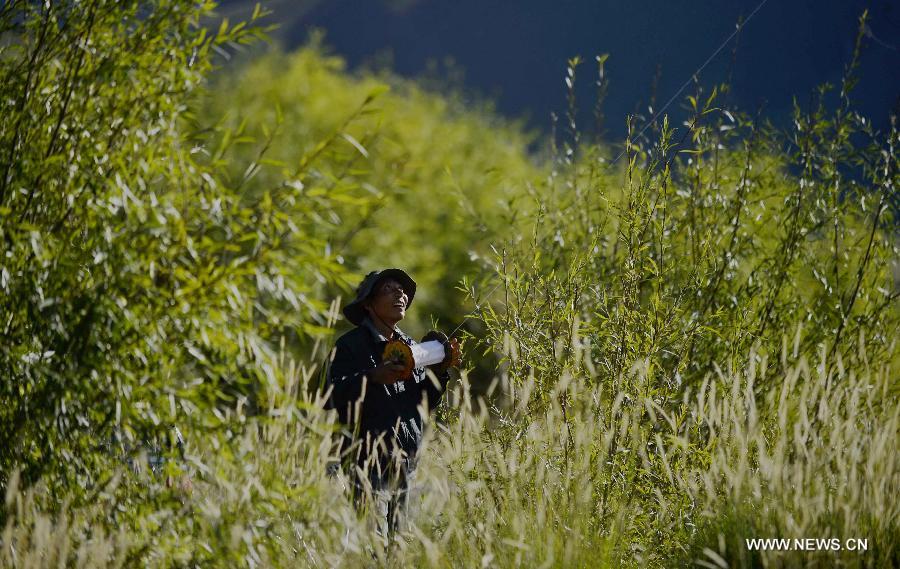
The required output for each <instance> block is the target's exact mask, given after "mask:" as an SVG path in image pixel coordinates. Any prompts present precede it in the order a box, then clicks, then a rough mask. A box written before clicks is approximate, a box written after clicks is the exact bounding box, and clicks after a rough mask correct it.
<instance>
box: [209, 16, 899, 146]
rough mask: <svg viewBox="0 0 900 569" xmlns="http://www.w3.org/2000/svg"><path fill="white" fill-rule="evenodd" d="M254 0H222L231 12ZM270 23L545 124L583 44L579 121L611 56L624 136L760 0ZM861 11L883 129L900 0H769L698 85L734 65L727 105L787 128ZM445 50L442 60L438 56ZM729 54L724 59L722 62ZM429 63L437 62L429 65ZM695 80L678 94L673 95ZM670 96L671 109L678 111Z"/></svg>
mask: <svg viewBox="0 0 900 569" xmlns="http://www.w3.org/2000/svg"><path fill="white" fill-rule="evenodd" d="M253 4H254V2H247V1H245V0H231V1H230V2H229V1H226V2H224V3H223V5H222V6H221V8H220V12H221V13H222V14H223V15H227V16H229V17H231V18H240V17H241V16H242V15H243V16H244V17H246V15H247V14H249V11H250V10H251V9H252V6H253ZM262 5H263V6H264V7H268V8H269V9H271V10H273V12H274V13H273V15H272V16H271V17H270V18H269V20H268V21H269V22H275V23H278V24H279V25H280V29H279V31H278V32H276V33H275V34H273V35H274V36H275V37H276V39H277V40H279V41H280V43H282V45H284V47H285V48H288V49H291V48H294V47H297V46H299V45H302V44H303V42H304V41H306V39H307V38H308V37H309V33H310V30H311V29H313V28H319V29H323V30H324V31H325V43H326V45H327V46H329V47H330V48H331V49H332V50H333V52H334V53H337V54H339V55H341V56H343V57H345V58H346V59H347V61H348V62H349V64H350V66H351V68H354V67H357V66H360V65H368V66H371V65H389V66H390V67H391V68H392V69H393V70H394V71H395V72H396V73H399V74H400V75H403V76H409V77H421V76H429V75H430V76H434V75H454V74H456V75H460V74H461V76H462V81H461V82H462V86H463V87H464V88H465V90H467V91H468V92H470V93H473V94H475V96H478V97H487V98H490V99H492V100H494V101H495V102H496V106H497V109H498V110H499V111H500V112H501V113H502V114H504V115H507V116H510V117H516V118H518V117H525V118H527V119H528V124H529V125H530V126H532V127H536V128H541V129H547V128H549V125H550V118H549V117H550V113H551V112H554V111H555V112H556V113H557V114H560V115H561V114H562V113H563V112H564V111H565V106H566V103H565V101H566V98H565V96H566V93H565V85H564V82H563V79H564V75H565V70H566V62H567V60H568V59H569V58H570V57H572V56H574V55H581V57H582V59H583V60H584V61H585V63H584V64H583V65H582V66H581V67H580V68H579V77H578V81H577V82H576V83H577V85H578V87H577V91H578V97H579V115H580V118H581V120H580V122H581V125H582V126H584V127H586V128H587V130H590V127H591V126H592V125H593V119H592V114H591V111H592V109H593V105H594V101H595V96H594V93H595V91H596V87H595V86H594V85H593V82H594V81H595V78H596V63H595V62H594V56H595V55H598V54H601V53H608V54H609V60H608V61H607V77H608V79H609V81H610V84H609V94H608V97H607V99H606V102H605V105H604V112H605V115H606V134H607V136H609V137H610V138H612V139H620V138H621V137H622V136H623V135H624V130H625V127H624V119H625V116H626V115H627V114H628V113H634V112H646V109H647V104H648V102H649V100H650V96H651V92H652V85H653V83H654V77H655V76H656V74H657V69H659V71H660V76H659V82H658V87H657V90H656V99H657V104H656V109H657V110H658V109H659V108H660V107H661V106H662V105H663V104H664V103H665V102H666V101H668V99H669V98H670V97H671V96H672V95H674V94H675V92H676V91H677V90H678V89H679V87H680V86H681V85H682V84H683V83H684V82H685V81H686V80H688V79H689V78H690V77H691V75H692V74H693V73H694V71H695V70H696V69H697V68H698V67H700V65H701V64H702V63H703V62H704V61H705V60H706V59H707V58H708V57H709V56H710V55H712V53H713V52H714V51H715V50H716V48H717V47H719V45H720V44H722V42H723V41H724V40H725V39H726V38H727V37H728V36H729V34H731V32H732V31H734V29H735V24H736V23H737V22H738V19H739V18H740V17H741V16H743V17H744V18H746V17H747V16H748V15H749V14H750V13H751V12H753V10H754V9H755V8H756V7H757V6H758V5H759V0H750V1H745V0H694V1H686V0H682V1H663V0H632V1H629V2H611V1H608V0H607V1H589V0H568V1H566V0H559V1H553V2H551V1H543V2H541V1H536V0H529V1H521V2H509V1H508V2H501V1H489V0H455V1H452V2H451V1H439V0H331V1H313V0H293V1H286V0H276V1H271V2H268V3H266V2H263V3H262ZM866 8H868V9H869V14H870V20H869V22H870V31H871V34H872V36H870V37H869V38H867V40H866V42H865V46H866V48H865V50H864V52H863V58H862V66H861V72H860V74H861V81H860V84H859V85H858V88H857V90H856V91H855V95H854V98H855V101H856V106H857V108H858V109H859V110H860V111H862V112H863V114H865V115H867V116H868V117H870V118H871V119H872V120H873V121H874V122H875V124H876V125H877V126H879V127H880V128H884V127H886V126H887V125H888V124H889V122H888V116H889V112H890V110H891V109H892V108H893V109H897V107H898V95H900V0H892V1H886V0H881V1H868V2H866V1H857V0H815V1H813V0H769V1H768V2H767V3H766V4H765V5H764V6H763V8H762V9H761V10H760V11H759V12H758V13H757V14H756V15H755V16H754V17H753V18H752V19H751V20H749V21H748V22H747V24H746V26H745V27H744V28H743V30H742V32H741V33H740V35H739V37H738V38H737V42H738V49H737V53H736V57H733V56H732V48H733V47H734V40H732V42H731V43H729V44H728V45H727V46H726V47H725V49H723V50H722V51H721V53H719V55H718V56H717V57H716V58H715V59H714V60H713V61H712V63H710V65H709V66H708V67H707V68H706V69H705V71H704V72H703V73H702V75H701V77H700V79H701V83H702V84H704V85H706V86H707V87H709V86H711V85H713V84H715V83H718V82H722V81H725V80H726V78H727V77H728V76H729V73H733V75H732V86H733V89H732V94H731V97H732V99H731V102H732V103H734V104H737V105H738V106H739V107H740V108H742V109H743V110H745V111H748V112H753V111H755V110H756V109H758V108H760V106H762V108H763V111H764V114H765V115H766V116H768V117H769V118H770V119H772V120H773V121H775V123H776V124H779V125H783V126H786V125H787V121H788V120H789V118H790V111H791V106H792V100H793V97H795V96H796V97H797V99H798V101H799V102H800V103H801V104H804V105H805V104H806V103H807V102H808V101H809V99H810V94H811V93H812V91H813V90H814V89H815V87H816V86H818V85H820V84H822V83H825V82H829V83H832V84H833V85H835V86H838V85H839V84H840V80H841V75H842V72H843V69H844V66H845V65H846V63H847V62H848V61H849V58H850V56H851V53H852V50H853V43H854V40H855V37H856V32H857V28H858V17H859V15H860V14H861V13H862V11H863V10H864V9H866ZM448 61H452V62H453V64H452V65H451V66H449V71H448V66H447V65H446V63H447V62H448ZM732 61H734V66H733V67H732ZM435 63H437V64H439V65H438V66H437V71H435ZM692 89H693V87H688V90H687V91H686V92H685V93H683V94H682V98H683V96H684V95H686V94H687V93H689V92H691V90H692ZM682 104H683V103H682V100H681V99H679V100H678V101H676V103H675V104H673V105H672V107H670V109H669V112H676V113H677V112H678V109H679V108H680V107H681V106H682Z"/></svg>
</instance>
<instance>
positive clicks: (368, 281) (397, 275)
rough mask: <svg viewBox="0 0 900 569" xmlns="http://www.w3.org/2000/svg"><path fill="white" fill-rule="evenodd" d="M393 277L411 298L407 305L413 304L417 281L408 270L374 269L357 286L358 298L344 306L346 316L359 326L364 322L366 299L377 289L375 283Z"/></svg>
mask: <svg viewBox="0 0 900 569" xmlns="http://www.w3.org/2000/svg"><path fill="white" fill-rule="evenodd" d="M386 278H392V279H395V280H396V281H397V282H399V283H400V284H401V285H403V291H404V292H405V293H406V296H407V297H409V300H408V301H407V303H406V307H407V308H409V306H410V305H411V304H412V301H413V297H414V296H416V281H414V280H412V277H411V276H409V275H408V274H406V271H404V270H403V269H384V270H383V271H372V272H371V273H369V274H368V275H366V277H365V278H364V279H363V280H362V282H361V283H359V286H358V287H356V298H355V299H354V300H353V302H351V303H350V304H348V305H347V306H345V307H344V316H345V317H346V318H347V320H349V321H350V322H352V323H354V324H356V325H357V326H358V325H359V324H360V323H362V321H363V319H364V318H365V317H366V309H365V308H364V307H363V304H364V303H365V301H366V299H367V298H369V296H370V295H371V294H372V291H373V290H375V285H377V284H378V283H379V282H381V281H382V280H383V279H386Z"/></svg>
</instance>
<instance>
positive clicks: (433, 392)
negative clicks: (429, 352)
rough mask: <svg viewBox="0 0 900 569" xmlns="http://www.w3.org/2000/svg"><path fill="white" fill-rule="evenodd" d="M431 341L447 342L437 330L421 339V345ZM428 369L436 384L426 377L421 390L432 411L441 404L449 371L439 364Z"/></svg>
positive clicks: (428, 376)
mask: <svg viewBox="0 0 900 569" xmlns="http://www.w3.org/2000/svg"><path fill="white" fill-rule="evenodd" d="M432 340H436V341H438V342H441V343H442V344H445V345H446V343H447V342H448V341H449V339H448V338H447V335H446V334H444V333H443V332H438V331H437V330H432V331H431V332H429V333H427V334H425V337H424V338H422V342H423V343H424V342H430V341H432ZM428 369H430V370H431V372H432V373H434V376H435V379H437V383H435V381H434V379H432V378H431V376H430V375H426V377H425V381H423V382H422V383H423V384H424V385H423V388H422V389H423V391H424V392H425V396H426V397H427V398H428V409H429V410H431V411H433V410H434V409H435V408H436V407H437V406H438V405H439V404H440V403H441V397H443V395H444V391H445V390H446V388H447V382H448V381H450V369H449V368H448V367H446V366H442V365H441V364H437V365H433V366H429V367H428Z"/></svg>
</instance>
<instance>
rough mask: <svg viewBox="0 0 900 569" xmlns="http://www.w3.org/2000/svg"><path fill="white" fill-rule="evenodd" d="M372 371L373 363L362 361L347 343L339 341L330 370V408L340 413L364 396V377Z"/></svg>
mask: <svg viewBox="0 0 900 569" xmlns="http://www.w3.org/2000/svg"><path fill="white" fill-rule="evenodd" d="M367 364H368V365H367ZM372 369H374V367H373V366H372V365H371V363H370V362H365V360H361V359H360V358H359V356H358V355H357V354H356V353H355V352H354V351H353V349H352V348H351V347H350V346H349V345H348V344H347V343H345V342H341V341H338V342H337V344H336V345H335V349H334V355H333V357H332V360H331V366H330V367H329V370H328V384H329V386H330V387H331V397H330V399H329V405H328V408H329V409H337V410H339V411H340V410H343V409H346V408H347V404H348V403H350V402H356V401H357V400H358V399H359V397H360V395H361V394H362V386H363V376H365V375H366V374H367V373H369V372H370V371H372Z"/></svg>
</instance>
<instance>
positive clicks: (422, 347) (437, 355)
mask: <svg viewBox="0 0 900 569" xmlns="http://www.w3.org/2000/svg"><path fill="white" fill-rule="evenodd" d="M412 354H413V361H414V362H415V367H425V366H430V365H434V364H439V363H441V362H442V361H444V357H445V355H446V354H445V353H444V344H442V343H440V342H438V341H437V340H432V341H430V342H422V343H421V344H416V345H415V346H413V347H412Z"/></svg>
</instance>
